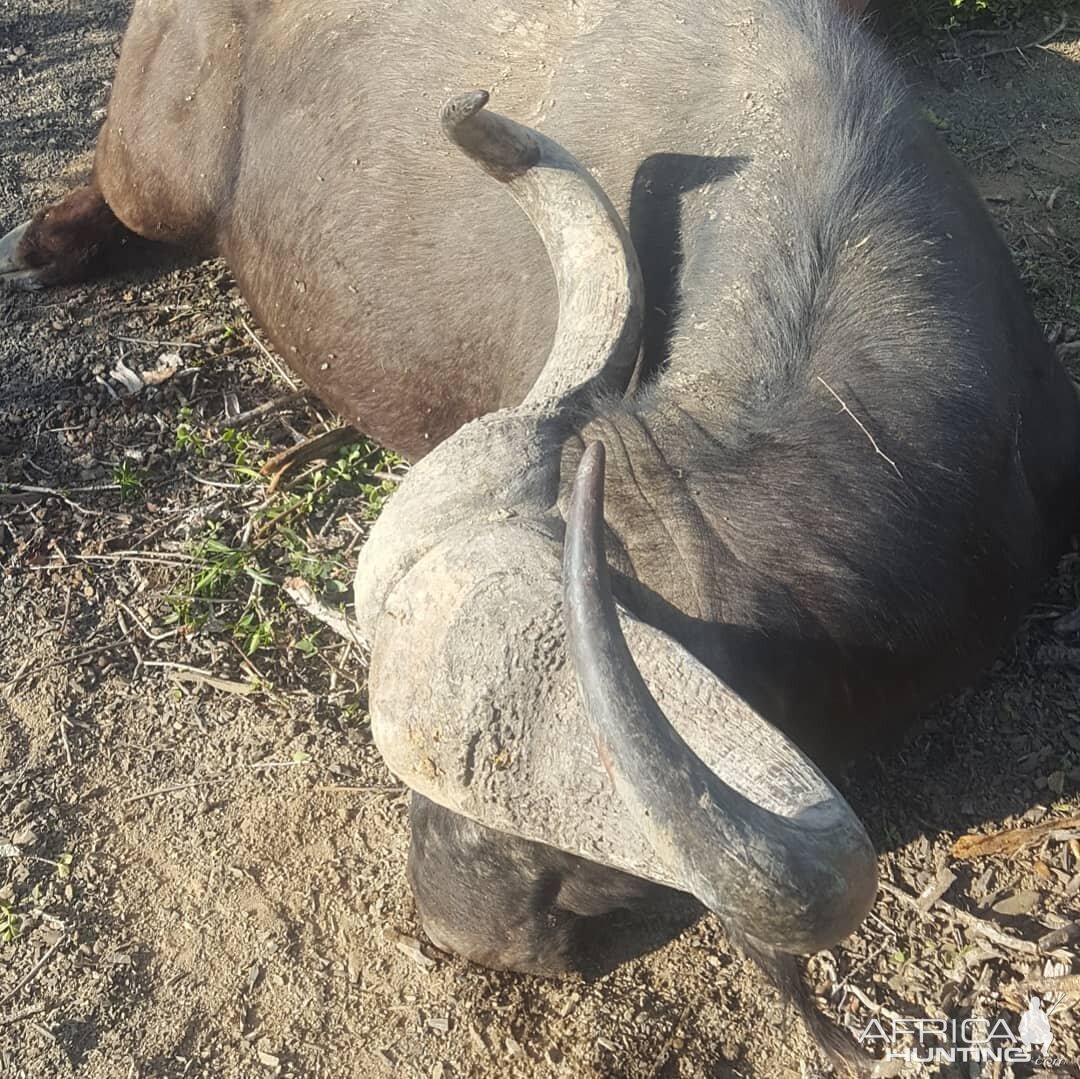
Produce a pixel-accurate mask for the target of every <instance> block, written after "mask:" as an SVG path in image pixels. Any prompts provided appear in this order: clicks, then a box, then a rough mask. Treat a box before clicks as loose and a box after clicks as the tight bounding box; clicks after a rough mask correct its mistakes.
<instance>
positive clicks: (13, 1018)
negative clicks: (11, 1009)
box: [0, 1000, 45, 1027]
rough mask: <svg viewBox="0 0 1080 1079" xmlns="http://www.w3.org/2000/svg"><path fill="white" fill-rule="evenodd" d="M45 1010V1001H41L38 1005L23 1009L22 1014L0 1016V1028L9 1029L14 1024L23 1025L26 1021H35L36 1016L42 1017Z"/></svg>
mask: <svg viewBox="0 0 1080 1079" xmlns="http://www.w3.org/2000/svg"><path fill="white" fill-rule="evenodd" d="M44 1010H45V1001H43V1000H39V1001H38V1002H37V1003H36V1004H31V1005H30V1006H29V1007H27V1008H23V1010H22V1011H21V1012H15V1014H14V1015H4V1016H0V1027H9V1026H11V1025H12V1024H13V1023H21V1022H22V1021H23V1020H24V1019H33V1018H34V1016H35V1015H41V1013H42V1012H43V1011H44Z"/></svg>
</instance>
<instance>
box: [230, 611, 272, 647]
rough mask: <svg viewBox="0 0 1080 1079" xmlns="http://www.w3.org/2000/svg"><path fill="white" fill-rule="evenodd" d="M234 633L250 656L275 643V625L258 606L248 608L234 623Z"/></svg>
mask: <svg viewBox="0 0 1080 1079" xmlns="http://www.w3.org/2000/svg"><path fill="white" fill-rule="evenodd" d="M232 631H233V636H234V637H236V638H237V640H238V642H239V644H240V647H241V648H242V649H243V651H244V654H245V655H248V656H253V655H255V653H256V652H258V650H259V649H260V648H263V647H265V646H266V645H268V644H273V641H274V623H273V622H272V621H271V620H270V618H268V617H267V615H266V613H265V612H264V611H263V610H262V608H261V607H259V606H258V605H252V606H250V607H248V608H247V610H245V611H244V613H243V614H242V615H241V616H240V617H239V618H238V619H237V620H236V621H235V622H234V623H233V626H232Z"/></svg>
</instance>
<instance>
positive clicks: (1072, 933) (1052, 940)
mask: <svg viewBox="0 0 1080 1079" xmlns="http://www.w3.org/2000/svg"><path fill="white" fill-rule="evenodd" d="M1077 939H1080V922H1070V923H1069V924H1068V925H1063V926H1062V927H1061V928H1060V929H1054V930H1052V931H1051V932H1049V933H1047V934H1046V935H1045V936H1042V937H1039V951H1040V952H1052V951H1054V950H1055V949H1057V948H1063V947H1065V945H1066V944H1070V943H1071V942H1072V941H1074V940H1077Z"/></svg>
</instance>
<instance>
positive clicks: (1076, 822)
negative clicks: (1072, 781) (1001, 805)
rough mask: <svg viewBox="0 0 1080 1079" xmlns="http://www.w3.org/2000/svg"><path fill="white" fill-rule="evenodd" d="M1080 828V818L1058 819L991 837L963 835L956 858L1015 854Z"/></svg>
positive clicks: (1007, 830)
mask: <svg viewBox="0 0 1080 1079" xmlns="http://www.w3.org/2000/svg"><path fill="white" fill-rule="evenodd" d="M1076 827H1080V816H1073V817H1058V818H1056V819H1054V820H1049V821H1044V822H1043V823H1042V824H1037V825H1035V826H1034V827H1032V828H1008V829H1006V830H1005V831H1003V832H994V833H992V834H991V835H963V836H961V837H960V838H959V839H958V840H957V841H956V842H955V843H954V844H953V845H952V851H951V854H952V856H953V857H954V858H963V859H965V860H968V859H972V858H986V857H989V856H991V855H995V854H1015V853H1016V852H1017V851H1019V850H1023V849H1024V848H1025V847H1030V846H1031V845H1032V844H1033V843H1037V842H1038V841H1039V840H1040V839H1044V838H1045V837H1046V836H1048V835H1050V834H1051V833H1053V832H1057V831H1062V830H1065V829H1069V828H1076Z"/></svg>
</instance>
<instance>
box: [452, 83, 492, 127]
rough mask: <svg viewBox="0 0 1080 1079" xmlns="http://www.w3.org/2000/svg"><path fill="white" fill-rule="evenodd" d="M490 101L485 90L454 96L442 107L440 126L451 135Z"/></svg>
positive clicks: (489, 96) (489, 95)
mask: <svg viewBox="0 0 1080 1079" xmlns="http://www.w3.org/2000/svg"><path fill="white" fill-rule="evenodd" d="M490 100H491V94H489V93H488V92H487V90H470V91H469V92H468V93H465V94H455V95H454V97H452V98H450V100H449V101H447V103H446V104H445V105H443V107H442V113H441V119H442V125H443V127H444V128H445V129H446V130H447V132H449V133H451V134H453V132H454V131H456V130H457V128H458V127H459V126H460V125H461V124H463V123H465V122H466V121H468V120H471V119H472V117H474V116H475V115H476V114H477V113H478V112H480V110H481V109H483V108H484V106H485V105H487V103H488V102H489V101H490Z"/></svg>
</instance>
